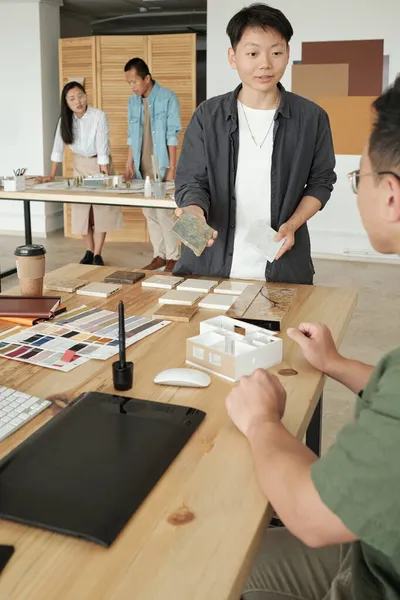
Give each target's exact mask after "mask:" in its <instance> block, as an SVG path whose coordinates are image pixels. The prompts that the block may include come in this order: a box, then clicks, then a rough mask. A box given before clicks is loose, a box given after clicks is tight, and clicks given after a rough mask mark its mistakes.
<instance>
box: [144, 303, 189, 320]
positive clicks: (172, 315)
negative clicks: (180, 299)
mask: <svg viewBox="0 0 400 600" xmlns="http://www.w3.org/2000/svg"><path fill="white" fill-rule="evenodd" d="M198 310H199V308H198V306H197V305H196V304H194V305H193V306H174V305H172V304H171V305H167V304H164V305H163V306H161V307H160V308H159V309H158V310H156V312H155V313H153V317H154V318H155V319H165V320H166V321H178V322H181V323H189V321H190V319H191V318H192V317H193V316H194V315H195V314H196V313H197V311H198Z"/></svg>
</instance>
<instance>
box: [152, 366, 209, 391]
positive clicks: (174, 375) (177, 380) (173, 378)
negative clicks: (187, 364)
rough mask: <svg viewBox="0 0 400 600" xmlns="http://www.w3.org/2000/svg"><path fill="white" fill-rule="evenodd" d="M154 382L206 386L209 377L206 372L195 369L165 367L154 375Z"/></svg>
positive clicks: (179, 385)
mask: <svg viewBox="0 0 400 600" xmlns="http://www.w3.org/2000/svg"><path fill="white" fill-rule="evenodd" d="M154 383H159V384H160V385H176V386H177V387H207V386H209V385H210V383H211V379H210V377H209V376H208V375H207V373H202V372H201V371H196V370H195V369H184V368H183V369H167V370H166V371H161V373H158V375H156V376H155V377H154Z"/></svg>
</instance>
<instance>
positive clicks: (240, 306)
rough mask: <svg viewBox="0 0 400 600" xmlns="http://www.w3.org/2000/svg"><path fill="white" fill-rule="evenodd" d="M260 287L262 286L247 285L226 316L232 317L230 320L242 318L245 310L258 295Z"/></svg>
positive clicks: (256, 284) (255, 284)
mask: <svg viewBox="0 0 400 600" xmlns="http://www.w3.org/2000/svg"><path fill="white" fill-rule="evenodd" d="M262 287H263V286H262V285H261V284H259V283H253V284H251V285H248V286H247V288H246V289H245V290H244V292H242V293H241V294H240V296H239V297H238V298H237V299H236V300H235V302H234V303H233V304H232V306H231V307H230V309H229V310H228V312H227V313H226V316H227V317H232V319H240V317H243V316H244V314H245V312H246V311H247V309H248V308H249V307H250V306H251V304H252V303H253V302H254V299H255V298H256V297H257V296H258V294H259V293H260V290H261V289H262Z"/></svg>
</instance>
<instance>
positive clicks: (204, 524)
mask: <svg viewBox="0 0 400 600" xmlns="http://www.w3.org/2000/svg"><path fill="white" fill-rule="evenodd" d="M116 268H118V265H113V266H110V267H96V266H92V265H77V264H76V265H67V266H65V267H63V268H61V269H58V270H57V271H55V272H53V273H51V275H52V276H54V279H67V278H68V279H70V278H82V279H85V280H88V281H98V280H99V279H101V280H103V279H104V278H105V277H107V276H108V275H110V274H111V273H113V272H114V271H115V270H116ZM272 287H279V286H277V285H276V286H274V285H269V284H268V288H272ZM285 287H290V288H293V289H296V290H297V294H296V297H295V302H294V306H293V308H292V310H291V312H290V315H289V323H288V324H289V325H291V326H293V327H295V326H297V325H298V324H299V323H300V322H302V321H308V320H312V321H315V322H322V323H325V324H326V325H327V326H328V327H329V328H330V329H331V331H332V335H333V339H334V342H335V343H336V344H337V345H339V344H340V342H341V340H342V339H343V336H344V334H345V332H346V329H347V327H348V324H349V321H350V318H351V315H352V312H353V309H354V307H355V304H356V292H355V290H354V289H351V288H350V289H349V288H348V289H340V288H334V287H329V288H328V287H320V286H317V285H316V286H306V285H301V286H296V285H293V286H285ZM18 289H19V287H18V286H16V288H14V289H12V290H10V291H9V293H10V294H12V293H18ZM161 293H162V292H161ZM159 295H160V290H146V292H145V293H144V292H143V290H142V287H141V286H140V285H136V286H124V287H123V289H122V290H121V292H120V294H118V296H114V297H113V296H111V297H110V298H107V299H105V300H103V299H99V298H89V297H88V298H85V304H87V305H88V306H93V307H98V306H100V307H104V308H105V309H108V310H116V308H117V306H118V301H119V300H120V299H122V300H123V301H124V304H125V311H126V314H127V315H133V314H134V315H142V314H143V315H146V316H147V315H148V314H149V309H150V311H152V310H153V306H154V305H156V303H157V298H158V297H159ZM62 299H63V303H64V304H66V305H67V307H68V309H69V310H71V309H73V308H76V307H78V306H80V305H81V304H82V298H79V297H77V296H76V295H75V294H72V295H71V294H62ZM150 314H151V312H150ZM251 316H253V315H252V314H250V317H251ZM201 320H202V315H201V314H200V312H199V313H197V314H196V315H195V316H194V317H193V319H192V320H191V321H190V323H186V324H185V323H172V324H171V325H168V327H165V328H164V329H162V330H160V331H158V332H157V333H155V334H153V335H152V336H150V337H149V338H146V339H143V340H142V341H140V342H138V343H137V344H135V345H133V346H131V347H130V348H128V349H127V360H133V361H134V362H135V382H134V389H132V390H129V391H128V392H119V393H120V394H121V393H122V394H123V395H125V396H127V397H132V396H136V397H137V398H143V399H151V400H154V401H158V402H165V403H172V404H173V403H175V404H180V405H184V406H188V407H194V408H198V409H200V410H204V411H205V412H206V413H207V417H206V419H205V420H204V422H203V423H202V425H201V427H200V428H199V429H198V430H197V432H196V433H195V435H193V437H192V438H191V439H190V441H189V443H188V444H187V445H186V446H185V448H184V449H183V450H182V452H181V453H180V454H179V455H178V456H177V458H176V459H175V461H174V462H173V463H172V465H171V466H170V468H169V469H168V471H167V472H166V473H165V475H164V476H163V477H162V478H161V479H160V481H159V482H158V484H157V485H156V486H155V488H154V489H153V490H152V492H151V494H150V495H149V496H148V497H147V498H146V500H145V501H144V502H143V504H142V506H141V507H140V509H139V510H138V511H137V512H136V513H135V515H133V517H132V518H131V519H130V521H129V523H128V524H127V526H126V527H125V528H124V530H123V531H122V533H121V535H120V536H119V538H118V540H116V542H115V544H113V546H112V547H111V548H109V549H107V550H106V549H104V548H101V547H99V546H97V545H95V544H91V543H89V542H86V541H84V540H80V539H74V538H71V537H69V536H63V535H58V534H55V533H51V532H49V531H44V530H41V529H39V528H34V527H27V526H25V525H23V524H18V523H11V522H8V521H1V522H0V530H1V543H3V544H10V545H14V546H15V547H16V552H15V554H14V556H13V557H12V559H11V560H10V562H9V564H8V565H7V568H6V569H5V570H4V571H3V573H2V574H1V577H0V598H2V599H3V598H4V599H6V598H7V599H8V598H9V599H10V600H11V599H12V600H14V599H15V600H16V599H18V600H44V599H46V600H47V599H49V600H50V599H57V600H100V599H104V600H105V599H107V600H125V599H134V600H172V599H173V600H188V599H191V598H193V599H194V597H195V598H196V600H205V599H207V600H237V599H238V598H239V597H240V595H241V593H242V590H243V586H244V583H245V580H246V579H247V577H248V573H249V569H250V565H251V562H252V560H253V558H254V556H255V553H256V551H257V547H258V542H259V541H260V540H261V537H262V536H263V535H264V532H265V527H266V525H267V523H268V521H269V519H270V518H271V510H270V505H269V504H268V501H267V500H266V498H265V497H264V495H263V494H262V492H261V490H260V488H259V485H258V482H257V479H256V475H255V471H254V465H253V459H252V456H251V453H250V451H249V447H248V443H247V440H246V439H245V438H244V436H243V435H242V434H241V433H240V432H239V431H237V430H236V428H235V427H234V426H233V424H232V422H231V420H230V418H229V416H228V414H227V412H226V407H225V402H224V399H225V398H226V396H227V395H228V393H229V392H230V391H231V389H232V384H230V383H229V382H226V381H224V380H222V379H220V378H218V377H213V378H212V383H211V385H210V386H209V387H208V388H201V389H199V388H192V389H190V388H181V389H177V388H176V387H168V386H159V385H157V384H155V383H154V381H153V380H154V377H155V375H157V374H158V373H159V372H160V371H163V370H164V369H169V368H174V367H184V366H185V357H186V347H185V346H186V339H187V338H188V337H190V336H194V335H196V334H197V333H198V331H199V324H200V321H201ZM9 327H10V325H9V324H5V323H1V324H0V332H1V331H3V330H5V329H7V328H9ZM112 361H113V359H110V360H109V361H108V362H105V363H104V362H103V361H97V360H90V361H88V362H87V363H85V364H84V365H82V366H81V367H79V368H77V369H75V371H74V376H73V377H67V376H65V375H64V374H62V373H57V372H55V371H50V370H48V369H42V368H40V367H37V366H34V365H24V364H19V363H16V362H13V361H8V360H6V359H2V358H0V365H1V383H2V385H4V386H8V387H12V388H14V389H17V390H19V391H21V392H26V393H28V394H31V395H34V396H38V397H41V398H46V397H47V398H49V397H51V398H52V399H60V398H61V399H63V400H65V401H66V402H70V401H71V400H72V399H73V398H76V397H77V396H78V395H79V394H81V393H83V392H86V391H88V390H91V391H101V392H105V393H109V394H113V393H115V390H114V387H113V381H112V374H111V373H112V370H111V363H112ZM282 368H291V369H295V370H296V371H297V372H298V375H296V376H295V377H286V378H285V379H284V380H283V383H284V385H285V390H286V393H287V403H286V410H285V416H284V425H285V427H286V428H287V429H288V430H289V431H290V432H291V433H292V434H293V435H295V436H296V437H297V438H298V439H299V440H301V439H303V436H304V434H305V431H306V428H307V426H308V424H309V422H310V419H311V416H312V414H313V412H314V409H315V407H316V406H317V403H318V400H319V398H320V395H321V392H322V388H323V385H324V380H325V377H324V375H322V373H320V372H319V371H317V370H316V369H313V368H312V367H311V366H310V365H309V364H308V363H307V362H306V361H305V360H304V357H303V355H302V352H301V350H300V348H299V347H298V345H297V344H295V343H294V342H293V341H292V340H290V339H288V338H286V337H285V336H284V337H283V362H282V363H281V364H280V365H277V366H276V367H272V369H271V372H273V373H276V374H277V373H278V371H279V370H280V369H282ZM53 414H54V409H48V410H46V411H44V412H43V413H42V414H41V415H39V416H38V417H36V418H35V419H33V420H32V421H30V422H29V423H27V424H26V425H25V426H24V427H23V428H22V429H20V430H18V431H17V432H16V433H14V434H13V435H12V436H10V437H9V438H7V439H6V440H4V441H3V442H2V443H1V444H0V457H3V456H5V455H6V454H7V453H8V452H10V451H11V450H12V449H13V448H14V447H16V446H17V445H18V444H19V443H20V442H21V441H22V440H24V439H26V438H27V437H28V436H29V435H31V434H32V433H33V432H34V431H36V430H37V429H38V428H39V427H40V426H41V425H43V424H44V423H45V422H47V421H48V420H50V419H51V418H52V417H53ZM88 435H93V432H88ZM228 457H234V462H235V468H234V469H233V468H227V458H228ZM228 466H229V465H228ZM95 508H96V507H94V510H95ZM227 532H228V533H227ZM183 565H185V568H183Z"/></svg>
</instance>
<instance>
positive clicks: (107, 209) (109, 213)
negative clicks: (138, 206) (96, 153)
mask: <svg viewBox="0 0 400 600" xmlns="http://www.w3.org/2000/svg"><path fill="white" fill-rule="evenodd" d="M72 165H73V169H74V177H81V176H82V177H87V176H88V175H96V174H97V173H100V169H99V165H98V164H97V158H94V157H84V156H78V155H77V154H75V156H74V160H73V163H72ZM91 209H93V222H94V227H93V229H94V231H95V233H105V232H107V231H114V230H115V229H121V227H123V218H122V210H121V207H120V206H101V205H99V204H73V205H72V208H71V231H72V233H73V234H75V235H86V234H87V233H88V231H89V223H90V210H91Z"/></svg>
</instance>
